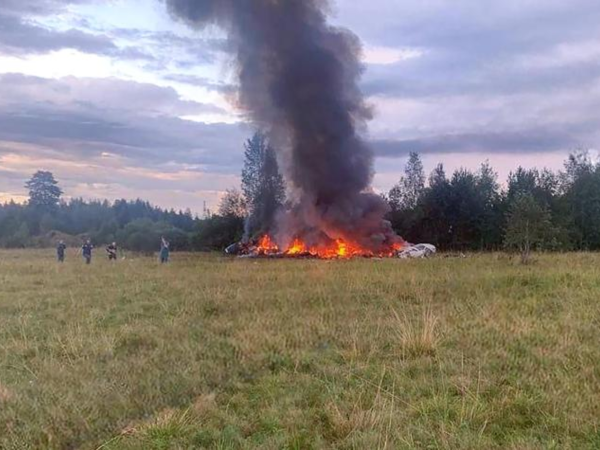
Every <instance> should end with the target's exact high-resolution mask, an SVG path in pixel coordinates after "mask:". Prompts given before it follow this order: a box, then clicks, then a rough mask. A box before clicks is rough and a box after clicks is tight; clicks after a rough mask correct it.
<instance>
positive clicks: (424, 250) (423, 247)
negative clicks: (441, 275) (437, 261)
mask: <svg viewBox="0 0 600 450" xmlns="http://www.w3.org/2000/svg"><path fill="white" fill-rule="evenodd" d="M436 252H437V249H436V248H435V245H431V244H416V245H411V246H410V247H406V248H404V249H403V250H401V251H399V252H398V258H401V259H407V258H428V257H430V256H432V255H435V253H436Z"/></svg>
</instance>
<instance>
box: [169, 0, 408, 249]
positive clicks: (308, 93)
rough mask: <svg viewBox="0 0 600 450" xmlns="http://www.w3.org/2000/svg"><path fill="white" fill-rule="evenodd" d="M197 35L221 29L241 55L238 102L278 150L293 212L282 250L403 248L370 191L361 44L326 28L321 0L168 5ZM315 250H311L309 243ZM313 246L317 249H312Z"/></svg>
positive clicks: (191, 0)
mask: <svg viewBox="0 0 600 450" xmlns="http://www.w3.org/2000/svg"><path fill="white" fill-rule="evenodd" d="M165 1H166V3H167V6H168V8H169V11H170V12H171V13H172V14H173V15H174V16H175V17H177V18H180V19H183V20H184V21H186V22H187V23H188V24H190V25H191V26H194V27H206V26H209V25H217V26H218V27H220V28H222V29H224V30H225V31H226V33H227V35H228V41H229V48H230V49H231V50H232V51H233V52H235V53H236V61H237V70H238V75H239V84H240V92H239V103H240V106H241V107H242V108H243V109H244V111H246V112H247V114H248V117H249V119H250V120H251V121H252V122H253V123H254V124H255V125H256V126H257V127H259V128H261V129H263V130H266V131H267V132H268V134H269V136H270V138H271V140H272V142H273V143H274V145H275V147H276V148H277V149H278V152H279V154H278V159H279V161H280V164H281V165H282V168H283V171H284V174H285V176H286V181H287V184H288V189H289V191H290V194H291V200H292V202H293V207H292V208H291V211H287V212H286V213H285V214H283V215H282V218H281V220H280V221H279V223H278V224H277V228H278V236H279V239H280V241H286V240H289V239H291V238H293V237H295V236H300V237H303V238H305V239H307V240H309V241H322V240H323V239H338V238H342V239H346V240H348V241H351V242H355V243H357V244H359V245H362V246H365V247H367V248H369V249H371V250H383V249H385V248H389V247H390V246H391V245H392V244H393V243H395V242H398V241H399V240H400V238H399V237H397V236H396V235H395V234H394V233H393V231H392V230H391V227H390V225H389V223H388V222H386V221H385V220H384V216H385V214H386V212H387V204H386V202H385V201H384V200H383V199H381V198H380V197H379V196H377V195H375V194H374V193H371V192H369V189H370V184H371V180H372V176H373V155H372V153H371V150H370V149H369V148H368V146H367V145H366V144H365V142H364V141H363V139H361V137H360V132H361V131H364V130H365V125H366V121H367V120H369V119H370V117H371V116H370V111H369V108H368V107H367V105H366V104H365V101H364V98H363V96H362V94H361V92H360V90H359V89H358V84H357V82H358V79H359V77H360V75H361V73H362V65H361V64H360V54H361V44H360V41H359V40H358V38H357V37H356V36H355V35H354V34H352V33H351V32H349V31H347V30H343V29H339V28H334V27H332V26H330V25H328V23H327V17H326V12H327V9H328V4H327V2H326V1H320V0H165ZM308 243H309V244H311V243H312V242H308ZM314 243H315V244H316V243H318V242H314Z"/></svg>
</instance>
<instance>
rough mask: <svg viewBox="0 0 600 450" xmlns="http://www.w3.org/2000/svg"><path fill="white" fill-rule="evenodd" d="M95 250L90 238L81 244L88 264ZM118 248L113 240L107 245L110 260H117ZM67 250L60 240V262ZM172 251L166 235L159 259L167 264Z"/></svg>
mask: <svg viewBox="0 0 600 450" xmlns="http://www.w3.org/2000/svg"><path fill="white" fill-rule="evenodd" d="M93 250H94V246H93V244H92V241H91V240H89V239H88V240H86V241H85V242H84V243H83V245H82V246H81V255H82V256H83V259H84V260H85V263H86V264H91V263H92V252H93ZM118 250H119V248H118V247H117V243H116V242H113V243H112V244H109V245H108V246H107V247H106V256H107V257H108V260H109V261H116V260H117V253H118ZM66 252H67V245H66V244H65V242H64V241H60V242H59V243H58V245H57V246H56V257H57V259H58V262H60V263H63V262H65V256H66ZM170 253H171V250H170V243H169V241H167V240H166V239H165V238H164V237H162V238H161V240H160V254H159V259H160V262H161V264H165V263H168V262H169V256H170Z"/></svg>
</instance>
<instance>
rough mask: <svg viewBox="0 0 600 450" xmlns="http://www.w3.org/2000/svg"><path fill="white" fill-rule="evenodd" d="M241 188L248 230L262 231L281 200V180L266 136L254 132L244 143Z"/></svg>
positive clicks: (282, 193)
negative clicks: (246, 212)
mask: <svg viewBox="0 0 600 450" xmlns="http://www.w3.org/2000/svg"><path fill="white" fill-rule="evenodd" d="M242 191H243V193H244V197H245V199H246V205H247V207H248V210H249V211H248V212H249V221H248V228H249V229H248V230H247V231H248V232H249V233H251V234H254V233H266V232H268V231H269V229H270V228H271V227H272V225H273V222H274V219H275V213H276V212H277V210H278V209H279V208H280V207H281V205H282V204H283V202H284V201H285V183H284V181H283V177H282V176H281V173H280V172H279V168H278V165H277V158H276V156H275V152H274V150H273V148H272V147H271V146H270V145H269V143H268V140H267V138H266V136H265V135H264V134H262V133H260V132H257V133H255V134H254V136H253V137H252V139H249V140H248V141H247V142H246V144H245V161H244V168H243V170H242Z"/></svg>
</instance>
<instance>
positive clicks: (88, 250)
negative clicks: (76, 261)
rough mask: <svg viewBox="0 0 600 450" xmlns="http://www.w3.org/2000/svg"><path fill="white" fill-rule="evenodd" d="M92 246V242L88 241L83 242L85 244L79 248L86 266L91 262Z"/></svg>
mask: <svg viewBox="0 0 600 450" xmlns="http://www.w3.org/2000/svg"><path fill="white" fill-rule="evenodd" d="M93 248H94V246H93V245H92V241H90V240H89V239H88V240H87V241H85V243H84V244H83V245H82V246H81V254H82V255H83V258H84V259H85V263H86V264H90V263H91V262H92V250H93Z"/></svg>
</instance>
